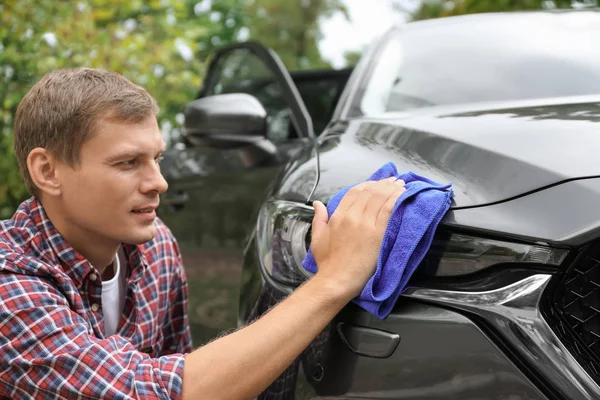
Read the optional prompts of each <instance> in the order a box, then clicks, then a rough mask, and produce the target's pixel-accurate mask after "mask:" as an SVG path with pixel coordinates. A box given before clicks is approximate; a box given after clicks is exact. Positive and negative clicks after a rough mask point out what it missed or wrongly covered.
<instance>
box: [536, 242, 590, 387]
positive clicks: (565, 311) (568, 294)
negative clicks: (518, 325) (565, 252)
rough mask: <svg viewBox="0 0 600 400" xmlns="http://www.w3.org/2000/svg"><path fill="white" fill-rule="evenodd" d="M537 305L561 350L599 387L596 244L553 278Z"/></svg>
mask: <svg viewBox="0 0 600 400" xmlns="http://www.w3.org/2000/svg"><path fill="white" fill-rule="evenodd" d="M541 306H542V312H543V314H544V317H545V318H546V320H547V322H548V324H549V325H550V326H551V327H552V329H553V331H554V332H555V333H556V335H557V336H558V337H559V338H560V340H561V341H562V342H563V344H564V345H565V347H566V348H567V349H568V350H569V351H570V352H571V354H572V355H573V357H575V359H577V361H578V362H579V364H580V365H581V366H582V367H583V368H584V369H585V370H586V372H587V373H588V374H589V375H590V376H591V377H592V378H593V379H594V380H595V381H596V383H598V384H600V243H598V244H596V245H594V246H591V247H589V248H588V249H587V250H585V251H584V252H583V253H582V254H581V255H580V256H579V257H578V258H577V259H576V260H575V262H574V263H573V264H572V265H571V266H570V267H569V268H568V269H567V271H566V272H565V273H564V274H557V275H556V276H555V277H554V278H553V280H552V282H551V283H550V285H549V286H548V288H547V290H546V291H545V293H544V297H543V299H542V304H541Z"/></svg>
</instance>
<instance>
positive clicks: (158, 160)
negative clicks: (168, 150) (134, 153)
mask: <svg viewBox="0 0 600 400" xmlns="http://www.w3.org/2000/svg"><path fill="white" fill-rule="evenodd" d="M164 158H165V157H164V156H163V155H162V154H161V155H160V156H158V157H156V158H155V159H154V161H156V163H157V164H159V163H160V162H161V161H162V160H163V159H164Z"/></svg>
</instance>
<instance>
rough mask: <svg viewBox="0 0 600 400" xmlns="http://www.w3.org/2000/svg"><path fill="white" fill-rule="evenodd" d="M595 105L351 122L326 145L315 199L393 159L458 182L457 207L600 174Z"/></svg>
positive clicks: (599, 101) (448, 110)
mask: <svg viewBox="0 0 600 400" xmlns="http://www.w3.org/2000/svg"><path fill="white" fill-rule="evenodd" d="M590 100H592V99H587V101H586V102H572V101H571V100H570V99H569V100H563V103H559V104H554V105H540V104H539V102H538V103H533V104H532V102H528V105H526V106H522V107H518V106H517V107H515V106H514V105H505V107H504V108H497V107H492V108H490V109H489V110H477V108H476V111H468V110H469V108H468V107H466V106H462V107H440V108H439V109H438V108H435V107H432V108H431V109H428V110H420V111H419V112H414V113H405V114H403V115H398V116H393V115H382V116H381V118H378V119H356V120H352V121H349V122H348V123H347V125H345V126H346V131H345V133H344V134H342V135H339V136H337V135H327V136H326V137H324V138H323V139H322V140H321V141H320V147H319V150H320V164H321V177H320V180H319V183H318V186H317V188H316V191H315V193H314V197H313V199H315V200H321V201H326V200H327V199H328V198H329V197H331V196H332V195H333V194H334V193H335V192H337V191H338V190H339V189H341V188H343V187H345V186H347V185H350V184H354V183H357V182H360V181H363V180H365V179H367V178H368V177H369V175H370V173H372V172H374V171H375V170H377V169H378V168H379V167H381V166H382V165H383V164H384V163H386V162H394V163H395V164H396V166H397V167H398V170H399V172H400V173H403V172H406V171H412V172H415V173H417V174H419V175H423V176H426V177H428V178H430V179H433V180H434V181H437V182H439V183H452V185H453V190H454V198H453V203H452V208H465V207H473V206H481V205H487V204H493V203H498V202H502V201H506V200H508V199H511V198H514V197H517V196H521V195H524V194H526V193H529V192H531V191H533V190H537V189H540V188H543V187H547V186H550V185H554V184H557V183H560V182H564V181H567V180H572V179H576V178H582V177H593V176H600V163H598V162H597V154H600V134H599V132H600V131H599V128H600V124H599V122H600V97H594V99H593V101H590ZM458 109H460V110H462V111H458ZM567 144H568V149H569V151H568V152H567V151H565V147H566V145H567Z"/></svg>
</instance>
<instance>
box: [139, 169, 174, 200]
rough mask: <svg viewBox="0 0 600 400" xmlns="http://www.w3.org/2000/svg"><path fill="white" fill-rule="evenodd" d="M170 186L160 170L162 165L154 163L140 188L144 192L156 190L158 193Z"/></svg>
mask: <svg viewBox="0 0 600 400" xmlns="http://www.w3.org/2000/svg"><path fill="white" fill-rule="evenodd" d="M168 188H169V184H168V183H167V181H166V180H165V178H164V176H163V175H162V173H161V172H160V167H159V166H158V164H156V163H153V165H152V167H150V171H149V172H148V174H147V175H146V177H145V179H144V181H143V182H142V185H141V188H140V189H141V191H142V192H143V193H151V192H156V193H158V194H162V193H164V192H166V191H167V189H168Z"/></svg>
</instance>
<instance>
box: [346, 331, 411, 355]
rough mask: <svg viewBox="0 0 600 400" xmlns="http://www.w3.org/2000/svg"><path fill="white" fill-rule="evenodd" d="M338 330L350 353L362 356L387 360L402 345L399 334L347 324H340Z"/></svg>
mask: <svg viewBox="0 0 600 400" xmlns="http://www.w3.org/2000/svg"><path fill="white" fill-rule="evenodd" d="M336 328H337V331H338V334H339V335H340V338H341V339H342V341H343V342H344V343H345V344H346V346H348V348H349V349H350V351H351V352H353V353H354V354H358V355H360V356H365V357H372V358H387V357H389V356H391V355H392V354H393V353H394V351H395V350H396V347H398V344H399V343H400V335H398V334H397V333H392V332H386V331H382V330H379V329H373V328H366V327H364V326H356V325H351V324H347V323H345V322H339V323H338V324H337V326H336Z"/></svg>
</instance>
